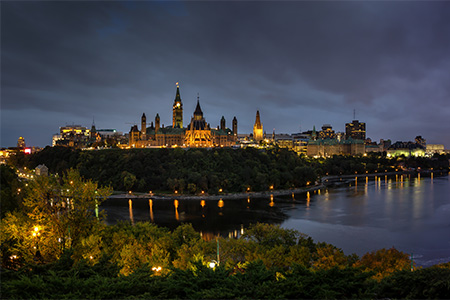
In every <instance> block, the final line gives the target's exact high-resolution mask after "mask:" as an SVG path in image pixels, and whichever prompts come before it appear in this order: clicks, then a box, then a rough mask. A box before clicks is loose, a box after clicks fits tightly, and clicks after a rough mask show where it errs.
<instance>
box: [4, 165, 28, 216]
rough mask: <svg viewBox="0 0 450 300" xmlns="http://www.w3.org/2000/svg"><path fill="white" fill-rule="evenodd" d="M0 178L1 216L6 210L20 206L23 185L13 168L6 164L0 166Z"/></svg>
mask: <svg viewBox="0 0 450 300" xmlns="http://www.w3.org/2000/svg"><path fill="white" fill-rule="evenodd" d="M0 178H1V190H0V192H1V195H0V207H1V208H2V209H1V218H3V217H4V216H5V214H6V213H7V212H10V211H13V210H15V209H18V208H19V207H20V206H21V204H22V194H23V192H22V190H23V186H22V184H21V182H20V181H19V178H18V177H17V175H16V173H15V172H14V169H12V168H11V167H9V166H7V165H1V166H0Z"/></svg>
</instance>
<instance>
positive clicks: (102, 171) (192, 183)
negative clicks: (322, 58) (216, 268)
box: [17, 147, 317, 193]
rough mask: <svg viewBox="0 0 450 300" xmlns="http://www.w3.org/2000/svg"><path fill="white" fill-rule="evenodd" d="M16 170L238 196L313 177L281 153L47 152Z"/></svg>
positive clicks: (299, 160) (303, 162)
mask: <svg viewBox="0 0 450 300" xmlns="http://www.w3.org/2000/svg"><path fill="white" fill-rule="evenodd" d="M17 163H18V165H22V166H27V167H29V168H34V167H36V166H37V165H39V164H45V165H46V166H47V167H48V168H49V171H50V172H51V173H59V174H62V172H64V171H65V170H67V169H68V168H76V169H78V170H79V172H80V174H81V175H82V176H84V177H86V178H90V179H93V180H94V181H97V182H98V183H100V184H101V185H111V186H112V187H113V188H114V190H122V191H128V190H132V191H139V192H148V191H150V190H152V191H155V192H156V191H157V192H174V191H175V190H177V191H178V192H179V193H199V192H201V191H205V192H207V193H217V192H218V191H219V189H222V190H223V192H241V191H246V190H247V188H250V189H251V190H252V191H262V190H268V189H269V187H270V186H273V187H274V188H275V189H282V188H283V189H284V188H292V187H301V186H305V185H306V184H307V182H314V181H315V180H316V178H317V173H316V172H315V170H314V168H313V167H312V165H311V162H310V161H308V160H307V159H305V158H303V157H300V156H298V155H296V154H295V153H293V152H290V151H287V150H284V149H273V150H268V151H265V150H257V149H254V148H248V149H236V150H233V149H211V150H207V149H189V150H183V149H179V148H178V149H132V150H120V149H110V150H101V151H81V150H75V149H70V148H61V147H54V148H51V147H47V148H45V149H44V150H43V151H41V152H39V153H36V154H34V155H32V156H29V157H27V158H23V159H20V158H19V159H18V160H17Z"/></svg>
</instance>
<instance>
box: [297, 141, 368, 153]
mask: <svg viewBox="0 0 450 300" xmlns="http://www.w3.org/2000/svg"><path fill="white" fill-rule="evenodd" d="M364 153H365V145H364V141H363V140H354V139H352V138H350V139H347V140H342V141H339V140H337V139H316V140H312V139H311V140H309V142H308V145H307V147H306V155H308V156H313V157H329V156H333V155H341V154H344V155H358V154H364Z"/></svg>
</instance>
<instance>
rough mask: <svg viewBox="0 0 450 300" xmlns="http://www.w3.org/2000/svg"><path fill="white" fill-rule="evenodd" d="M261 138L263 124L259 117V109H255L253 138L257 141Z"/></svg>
mask: <svg viewBox="0 0 450 300" xmlns="http://www.w3.org/2000/svg"><path fill="white" fill-rule="evenodd" d="M262 139H263V125H262V123H261V119H260V117H259V110H257V111H256V120H255V125H253V140H254V141H256V142H259V141H261V140H262Z"/></svg>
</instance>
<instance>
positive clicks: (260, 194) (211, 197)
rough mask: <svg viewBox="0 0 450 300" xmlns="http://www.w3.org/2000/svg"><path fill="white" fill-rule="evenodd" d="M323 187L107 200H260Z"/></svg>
mask: <svg viewBox="0 0 450 300" xmlns="http://www.w3.org/2000/svg"><path fill="white" fill-rule="evenodd" d="M324 187H325V186H324V185H323V184H316V185H312V186H308V187H304V188H297V189H289V190H273V191H262V192H246V193H229V194H228V193H227V194H225V193H224V194H218V195H208V194H203V195H181V194H178V195H177V194H170V195H161V194H153V193H152V194H150V193H131V194H130V193H120V194H115V195H111V196H109V197H108V198H112V199H114V198H129V199H137V198H145V199H148V198H152V199H157V200H175V199H177V200H220V199H222V200H225V199H242V198H247V197H252V198H260V197H267V196H270V195H274V196H287V195H291V194H298V193H306V192H311V191H315V190H319V189H322V188H324Z"/></svg>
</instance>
